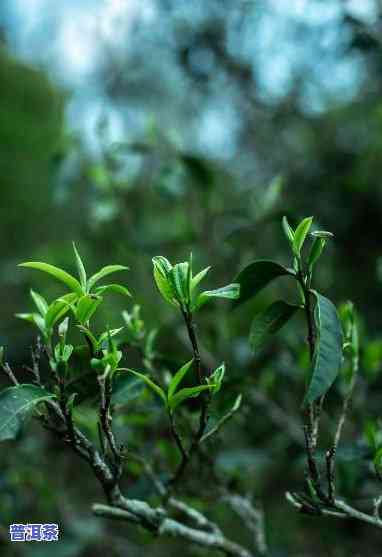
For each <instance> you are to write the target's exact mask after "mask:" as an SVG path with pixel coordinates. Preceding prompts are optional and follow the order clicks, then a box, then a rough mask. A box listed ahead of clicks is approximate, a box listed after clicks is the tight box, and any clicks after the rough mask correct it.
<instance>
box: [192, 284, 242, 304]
mask: <svg viewBox="0 0 382 557" xmlns="http://www.w3.org/2000/svg"><path fill="white" fill-rule="evenodd" d="M239 296H240V285H239V284H238V283H233V284H228V285H227V286H223V287H222V288H217V289H216V290H206V291H205V292H202V293H201V294H199V296H198V297H197V298H196V302H195V303H194V304H193V305H194V307H193V309H199V308H201V307H202V306H203V305H204V304H205V303H206V302H208V300H209V299H210V298H226V299H228V300H237V299H238V298H239Z"/></svg>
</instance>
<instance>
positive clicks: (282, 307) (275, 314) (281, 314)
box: [249, 300, 300, 352]
mask: <svg viewBox="0 0 382 557" xmlns="http://www.w3.org/2000/svg"><path fill="white" fill-rule="evenodd" d="M298 309H300V306H295V305H292V304H287V303H286V302H283V301H282V300H278V301H277V302H274V303H273V304H271V305H270V306H269V307H267V308H266V309H265V310H264V311H261V312H260V313H258V314H257V315H255V317H254V319H253V321H252V326H251V331H250V334H249V343H250V345H251V348H252V350H253V351H254V352H255V351H256V350H259V349H260V348H261V347H262V345H263V343H264V341H265V339H266V338H267V336H268V335H273V334H274V333H277V331H279V330H280V329H281V328H282V327H283V326H284V325H285V323H287V322H288V321H289V319H290V318H291V317H292V316H293V315H294V314H295V313H296V311H297V310H298Z"/></svg>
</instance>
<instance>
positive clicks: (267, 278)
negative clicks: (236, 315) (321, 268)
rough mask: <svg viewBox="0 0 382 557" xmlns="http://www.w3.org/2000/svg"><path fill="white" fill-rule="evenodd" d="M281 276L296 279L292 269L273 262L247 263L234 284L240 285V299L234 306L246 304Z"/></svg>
mask: <svg viewBox="0 0 382 557" xmlns="http://www.w3.org/2000/svg"><path fill="white" fill-rule="evenodd" d="M282 276H291V277H295V278H296V273H295V272H294V271H293V269H287V268H286V267H284V266H283V265H279V264H278V263H276V262H275V261H267V260H261V259H260V260H258V261H253V262H252V263H249V265H247V266H246V267H245V268H244V269H243V270H242V271H240V273H239V274H238V276H237V278H236V279H235V282H238V283H239V284H240V298H239V299H238V301H237V302H236V303H235V306H238V305H239V304H242V303H243V302H246V301H247V300H249V299H250V298H253V297H255V296H257V294H258V293H259V292H260V291H261V290H262V289H263V288H265V286H267V285H268V284H269V283H270V282H272V281H273V280H274V279H276V278H278V277H282Z"/></svg>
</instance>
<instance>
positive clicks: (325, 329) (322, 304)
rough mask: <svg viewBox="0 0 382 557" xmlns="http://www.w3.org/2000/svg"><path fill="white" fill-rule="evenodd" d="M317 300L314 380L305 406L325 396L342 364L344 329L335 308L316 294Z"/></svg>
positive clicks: (312, 379)
mask: <svg viewBox="0 0 382 557" xmlns="http://www.w3.org/2000/svg"><path fill="white" fill-rule="evenodd" d="M314 295H315V297H316V299H317V303H316V308H315V321H316V330H317V335H318V338H317V342H316V349H315V354H314V359H313V371H312V378H311V381H310V385H309V388H308V391H307V393H306V396H305V399H304V405H306V404H308V403H311V402H313V401H315V400H317V399H318V398H320V397H321V396H322V395H324V394H325V393H326V392H327V391H328V390H329V389H330V387H331V385H332V384H333V382H334V380H335V379H336V377H337V375H338V372H339V370H340V367H341V364H342V341H343V335H342V328H341V323H340V320H339V317H338V314H337V310H336V308H335V306H334V305H333V304H332V302H331V301H330V300H328V299H327V298H325V297H324V296H321V294H319V293H318V292H314Z"/></svg>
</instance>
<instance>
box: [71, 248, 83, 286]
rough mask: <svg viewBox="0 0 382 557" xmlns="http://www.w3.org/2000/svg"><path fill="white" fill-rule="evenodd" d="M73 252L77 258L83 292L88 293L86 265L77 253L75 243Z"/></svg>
mask: <svg viewBox="0 0 382 557" xmlns="http://www.w3.org/2000/svg"><path fill="white" fill-rule="evenodd" d="M73 250H74V254H75V256H76V263H77V270H78V276H79V277H80V282H81V286H82V289H83V291H84V292H86V271H85V267H84V264H83V263H82V259H81V257H80V254H79V253H78V251H77V248H76V244H75V243H74V242H73Z"/></svg>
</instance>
